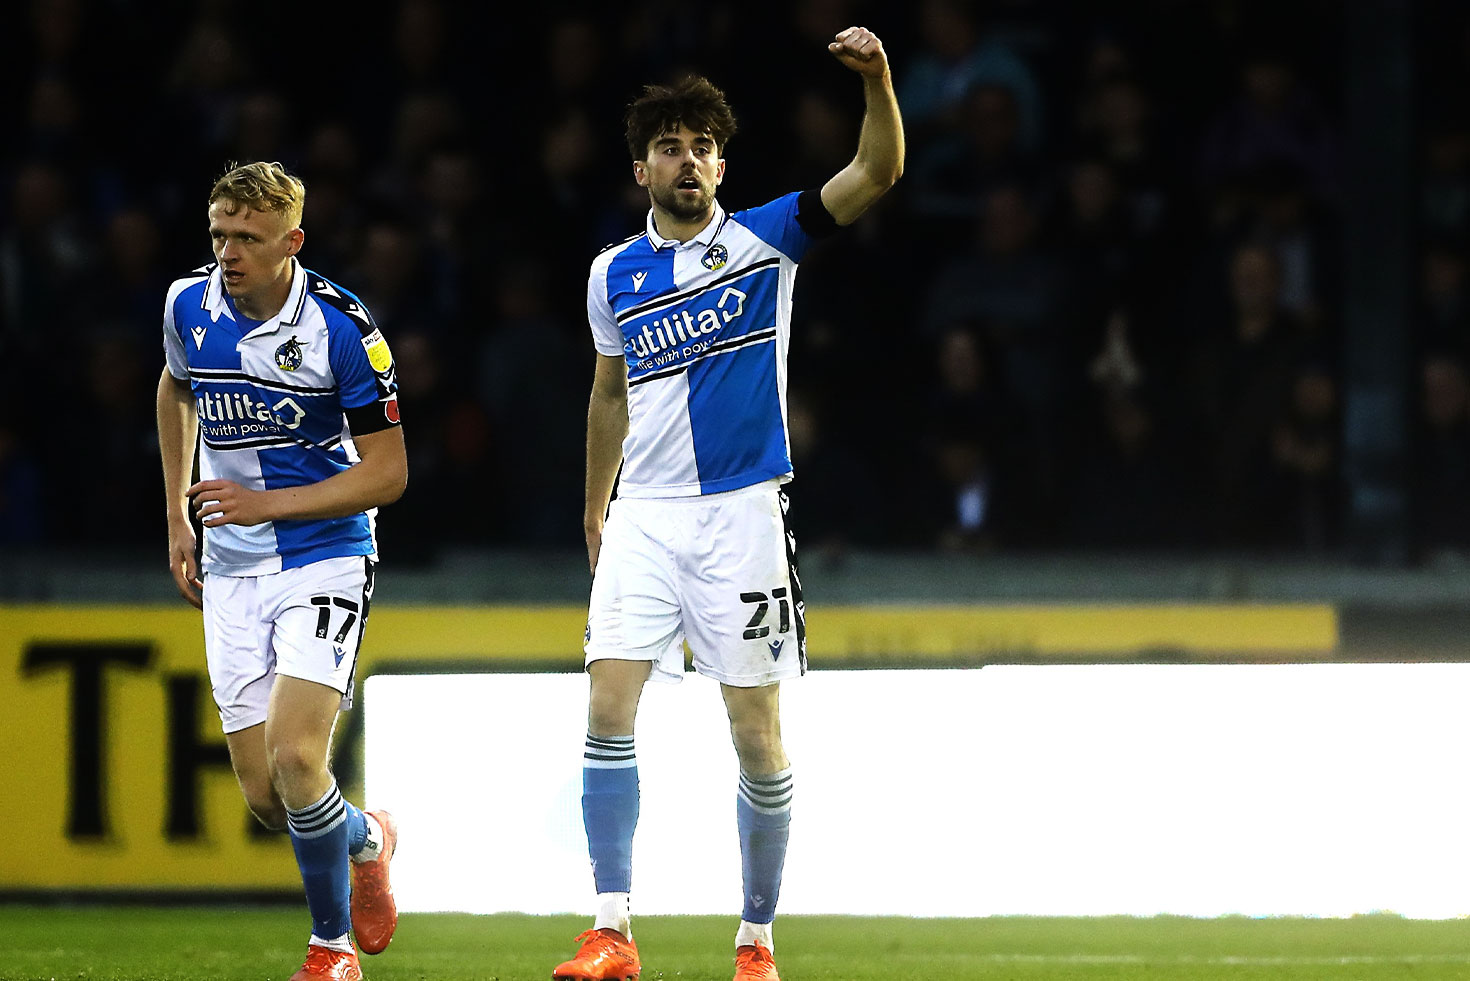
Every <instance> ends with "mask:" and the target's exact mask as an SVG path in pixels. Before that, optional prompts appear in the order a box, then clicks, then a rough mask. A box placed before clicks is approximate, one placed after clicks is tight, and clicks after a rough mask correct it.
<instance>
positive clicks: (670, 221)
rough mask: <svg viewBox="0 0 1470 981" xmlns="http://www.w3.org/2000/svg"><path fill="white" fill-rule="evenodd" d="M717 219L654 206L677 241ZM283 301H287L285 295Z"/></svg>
mask: <svg viewBox="0 0 1470 981" xmlns="http://www.w3.org/2000/svg"><path fill="white" fill-rule="evenodd" d="M714 220H715V203H714V201H710V205H709V210H708V211H706V212H705V213H704V214H702V215H700V216H699V217H698V218H689V219H685V218H679V217H676V216H675V215H673V214H670V213H669V212H667V211H665V210H664V209H663V208H660V207H659V206H658V205H657V204H655V205H654V206H653V227H654V228H655V229H656V230H657V231H658V233H659V234H660V235H662V236H663V237H664V238H671V239H674V240H675V241H676V242H687V241H689V240H690V239H691V238H693V237H694V236H696V235H698V234H699V233H700V232H702V231H704V230H705V229H706V228H708V227H709V223H710V222H712V221H714ZM282 302H285V299H284V297H283V298H282Z"/></svg>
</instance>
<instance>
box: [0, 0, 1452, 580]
mask: <svg viewBox="0 0 1470 981" xmlns="http://www.w3.org/2000/svg"><path fill="white" fill-rule="evenodd" d="M482 6H483V5H480V4H454V3H449V2H439V0H398V2H390V0H375V2H366V3H354V4H351V5H348V4H339V3H302V4H294V5H260V4H255V5H240V4H226V3H222V2H203V3H141V2H135V0H91V2H85V0H39V2H33V3H30V4H28V5H16V6H15V9H14V10H13V11H12V12H11V17H10V19H9V22H8V23H7V25H6V29H5V30H4V31H3V35H4V36H3V40H0V73H3V85H4V92H5V93H6V98H5V99H4V100H3V103H0V113H3V120H0V122H3V132H4V134H5V138H4V141H3V145H0V366H3V368H4V370H5V378H6V385H5V390H6V396H7V397H6V399H5V401H6V404H7V407H8V411H6V412H4V413H0V549H8V550H12V551H13V552H17V553H23V552H25V551H26V550H28V549H29V550H36V549H41V550H47V551H52V550H56V551H65V550H76V551H79V552H80V553H82V554H89V553H93V552H102V551H106V552H109V553H124V554H133V553H137V554H139V555H147V556H150V557H152V556H155V555H156V556H157V557H158V558H160V559H161V557H162V553H163V546H164V538H165V524H164V521H163V506H162V493H161V479H160V476H159V463H158V455H157V445H156V436H155V433H154V423H153V395H154V388H155V384H156V381H157V377H158V372H159V371H160V369H161V366H162V363H163V362H162V351H161V339H160V327H159V323H160V315H161V310H162V303H163V297H164V291H165V290H166V288H167V286H168V284H169V282H170V281H171V280H172V279H174V278H175V277H177V276H179V275H182V274H184V273H185V272H187V271H188V270H189V269H191V268H193V267H195V266H198V265H201V264H202V263H204V262H206V261H209V259H210V254H209V242H208V238H207V236H206V234H205V202H206V197H207V195H208V191H209V188H210V186H211V184H212V182H213V180H214V179H215V178H216V177H217V176H218V175H219V174H221V173H222V172H223V171H224V170H225V169H226V167H227V165H228V164H229V163H230V162H231V161H237V160H238V161H248V160H255V159H263V160H279V161H281V162H283V163H284V164H286V165H287V166H288V167H289V168H290V169H292V170H293V172H295V173H298V174H299V175H301V176H302V177H303V179H304V180H305V181H306V185H307V189H308V193H307V203H306V213H305V218H304V221H303V227H304V228H305V229H306V232H307V241H306V246H305V248H304V250H303V253H302V257H303V260H304V261H305V263H306V264H307V265H308V266H309V267H311V268H312V269H314V270H316V271H318V272H320V273H322V274H324V275H326V276H328V277H330V278H332V279H335V280H337V281H339V282H341V283H342V284H343V285H345V286H347V287H348V288H349V289H352V290H354V291H356V292H358V293H359V294H360V295H361V296H362V297H363V298H364V299H365V300H366V301H367V303H368V305H369V307H370V308H371V309H372V311H373V313H374V315H375V316H376V318H377V320H378V322H379V324H380V326H381V327H382V329H383V332H384V334H385V336H387V338H388V339H389V342H390V344H391V345H392V348H393V350H394V353H395V355H396V357H397V360H398V367H399V376H400V381H401V384H402V394H401V401H402V405H403V414H404V420H405V432H406V436H407V439H408V446H409V454H410V467H411V477H410V482H409V488H408V491H407V493H406V495H405V496H404V498H403V499H402V500H401V501H400V502H399V503H397V504H395V505H393V506H392V507H391V508H389V509H387V510H386V511H385V513H384V515H383V519H382V521H381V522H380V536H381V539H382V544H383V551H384V553H385V556H386V557H390V558H391V559H392V560H393V561H394V562H396V563H403V564H408V563H415V562H416V563H422V564H425V565H432V564H433V563H434V562H435V561H436V559H437V558H438V557H439V555H440V553H441V552H442V550H444V549H445V548H449V547H453V548H477V547H485V548H536V549H566V550H576V549H579V548H580V547H581V541H582V535H581V531H580V526H581V521H580V516H581V496H582V465H583V456H582V450H583V438H584V421H585V409H586V398H587V392H588V388H589V385H590V381H591V373H592V366H593V362H594V354H593V349H592V345H591V339H590V336H589V334H588V330H587V326H586V322H585V316H584V312H583V311H584V295H585V282H586V274H587V268H588V264H589V262H590V261H591V259H592V257H593V256H594V255H595V254H596V253H597V252H598V251H599V250H600V248H601V247H602V246H603V245H605V244H607V243H610V242H612V241H616V240H620V239H622V238H624V237H626V236H627V235H629V234H633V233H636V232H637V231H639V230H640V229H641V227H642V224H643V215H644V212H645V211H646V208H647V199H646V195H645V193H644V192H643V191H642V190H641V189H639V188H637V187H636V185H634V183H633V181H632V177H631V165H630V163H629V160H628V158H627V153H626V150H625V149H624V143H623V138H622V123H621V117H622V111H623V108H624V107H625V106H626V104H627V103H628V102H629V101H630V100H631V99H632V98H633V97H635V96H636V95H637V94H638V92H639V90H640V86H641V85H642V84H643V83H645V82H657V81H668V80H671V79H672V78H674V77H675V76H677V75H678V74H680V73H682V72H684V71H688V70H695V71H698V72H701V73H703V74H705V75H707V76H708V77H710V78H711V79H712V80H713V81H714V82H715V83H716V84H718V85H720V86H721V87H722V88H724V89H725V91H726V92H727V94H728V96H729V99H730V102H731V104H732V105H733V107H734V109H735V112H736V116H737V119H738V120H739V124H740V132H739V133H738V134H737V135H736V137H735V138H734V139H733V140H732V141H731V143H730V144H729V146H728V148H727V150H726V158H727V161H728V170H727V177H726V180H725V183H724V185H723V187H722V189H721V193H720V200H721V202H722V203H723V204H724V205H725V206H726V207H727V208H729V209H731V210H738V209H740V208H743V207H749V206H753V205H756V204H760V203H763V202H764V201H766V200H769V199H770V198H772V197H774V196H776V195H778V194H781V193H784V192H786V191H789V190H796V189H801V188H807V187H815V186H819V185H820V184H821V183H823V182H824V181H825V180H826V179H827V178H829V177H830V176H831V175H832V174H833V173H835V172H836V171H837V170H838V169H840V168H841V167H842V166H844V165H845V164H846V163H847V161H848V160H850V159H851V156H852V153H853V150H854V148H855V145H856V137H857V127H858V123H859V121H860V119H861V113H862V98H861V87H860V84H859V82H858V80H857V78H856V77H855V76H854V75H853V74H852V73H850V72H848V71H846V70H845V69H843V68H842V67H841V66H840V65H838V64H837V63H836V62H835V61H834V60H833V59H832V58H831V57H830V56H829V55H828V54H827V53H826V51H825V45H826V43H827V41H828V40H830V37H831V35H832V34H833V33H835V32H836V31H838V30H840V29H842V28H843V27H846V26H849V25H851V24H862V25H864V26H867V27H869V28H871V29H872V30H873V31H875V32H876V33H877V34H878V35H879V36H880V37H881V38H882V39H883V41H884V44H885V47H886V48H887V50H888V53H889V57H890V60H891V63H892V66H893V73H894V82H895V86H896V88H897V91H898V93H899V98H900V103H901V105H902V107H903V110H904V114H905V122H906V126H907V134H908V163H907V172H906V174H905V176H904V178H903V180H902V181H901V182H900V183H899V185H898V187H897V188H896V189H895V190H894V191H893V192H892V193H891V194H890V195H889V196H888V197H887V198H885V199H884V200H883V201H882V202H881V203H880V205H879V206H878V207H877V208H876V209H875V210H874V211H873V212H871V213H870V214H869V215H867V216H866V217H865V218H863V219H862V220H861V221H860V222H859V223H858V224H857V225H855V226H853V227H852V228H851V229H848V230H847V231H846V232H844V233H843V234H842V235H841V236H840V237H839V238H837V239H835V240H833V241H831V242H829V243H826V244H824V245H823V246H821V247H820V248H819V249H817V250H816V251H814V253H813V254H812V255H811V256H810V257H809V259H808V260H807V261H806V262H805V263H804V264H803V267H802V271H801V274H800V275H799V277H798V285H797V300H796V314H795V328H794V330H793V339H792V346H791V355H790V365H791V379H792V380H791V386H790V422H791V439H792V448H793V455H794V458H795V463H796V468H797V476H798V479H797V482H796V483H795V485H794V486H793V492H794V496H795V498H796V500H797V502H798V506H799V508H800V512H801V518H800V524H799V525H798V530H799V532H800V533H801V534H802V536H803V541H802V547H803V549H804V550H810V549H819V550H821V552H822V553H824V554H826V555H828V556H829V557H830V556H840V555H841V554H843V552H844V551H845V550H847V549H851V548H862V549H867V548H874V549H906V550H919V551H926V552H941V551H950V552H963V553H975V552H988V551H998V552H1000V553H1002V554H1005V553H1020V552H1023V551H1037V552H1043V553H1044V552H1046V551H1048V550H1086V551H1098V552H1106V553H1113V552H1122V551H1134V552H1157V551H1166V552H1167V551H1177V552H1184V553H1188V554H1204V553H1214V552H1230V553H1247V554H1253V555H1255V554H1261V555H1290V556H1315V557H1321V558H1328V559H1336V558H1342V559H1348V560H1353V561H1367V562H1371V563H1378V564H1388V565H1410V564H1423V563H1430V562H1434V561H1438V560H1440V559H1442V558H1444V557H1446V556H1449V557H1454V556H1457V555H1459V554H1460V552H1461V550H1463V549H1466V548H1467V547H1470V508H1467V507H1466V491H1467V490H1470V381H1467V356H1470V279H1467V272H1470V269H1467V255H1470V253H1467V241H1470V240H1467V233H1470V116H1467V109H1470V86H1467V82H1470V14H1467V11H1466V9H1465V8H1464V6H1463V5H1461V4H1456V3H1450V2H1442V3H1430V2H1420V3H1417V4H1416V3H1409V2H1392V0H1348V2H1338V0H1296V2H1291V0H1278V2H1274V3H1254V2H1244V0H1234V2H1231V0H1219V2H1205V0H1200V2H1195V0H1137V2H1131V3H1123V2H1097V0H1074V2H1068V0H996V2H990V3H982V2H975V3H965V2H960V0H928V2H916V3H912V4H897V3H886V4H885V3H863V2H844V0H806V2H795V3H743V4H685V3H673V2H662V0H652V2H640V3H631V4H622V5H595V6H594V5H587V6H586V7H585V8H584V7H582V6H581V5H579V4H575V3H573V4H556V5H547V7H546V9H547V13H545V14H544V15H539V16H533V15H531V14H528V13H525V12H524V11H522V12H521V13H520V14H519V15H518V16H516V17H512V18H511V19H506V17H503V16H492V15H491V14H489V13H487V12H485V11H484V10H483V9H482Z"/></svg>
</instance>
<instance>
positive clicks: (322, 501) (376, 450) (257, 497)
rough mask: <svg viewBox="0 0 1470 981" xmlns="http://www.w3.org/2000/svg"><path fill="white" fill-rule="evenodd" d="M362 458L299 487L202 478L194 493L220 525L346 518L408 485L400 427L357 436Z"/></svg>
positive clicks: (207, 517)
mask: <svg viewBox="0 0 1470 981" xmlns="http://www.w3.org/2000/svg"><path fill="white" fill-rule="evenodd" d="M352 442H353V443H354V445H356V447H357V453H358V456H359V457H361V459H360V460H359V461H358V462H357V463H355V464H353V465H352V466H350V467H348V468H347V469H346V470H343V471H342V472H341V473H337V474H333V475H332V476H330V477H328V478H327V479H326V480H319V481H317V482H316V483H314V484H302V485H301V486H299V487H279V488H275V489H274V490H252V489H251V488H248V487H242V486H240V485H239V484H237V483H235V482H234V481H232V480H201V481H200V482H199V483H197V484H195V485H194V486H193V487H190V488H189V490H188V494H189V496H190V497H191V498H194V499H195V500H197V501H203V502H205V503H204V505H203V506H202V507H201V508H200V509H199V520H200V521H202V522H203V523H204V524H205V526H207V527H214V526H215V525H258V524H260V523H261V522H263V521H281V520H290V519H303V518H345V517H347V516H348V515H351V514H361V513H362V512H363V511H366V510H367V509H368V508H375V507H380V506H381V505H384V504H392V503H393V502H394V501H396V500H398V498H400V497H402V496H403V489H404V488H405V487H407V486H408V452H407V450H405V449H404V443H403V430H402V428H400V427H398V426H394V427H392V428H391V429H384V430H381V431H379V432H376V433H364V434H363V435H361V436H354V437H353V439H352Z"/></svg>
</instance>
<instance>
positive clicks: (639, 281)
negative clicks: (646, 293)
mask: <svg viewBox="0 0 1470 981" xmlns="http://www.w3.org/2000/svg"><path fill="white" fill-rule="evenodd" d="M647 278H648V270H646V269H645V270H644V271H643V272H635V273H634V274H633V292H634V293H637V292H638V291H639V290H641V289H643V281H644V280H645V279H647Z"/></svg>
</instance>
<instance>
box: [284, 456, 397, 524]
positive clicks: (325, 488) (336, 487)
mask: <svg viewBox="0 0 1470 981" xmlns="http://www.w3.org/2000/svg"><path fill="white" fill-rule="evenodd" d="M406 483H407V473H406V472H405V471H403V470H401V469H399V468H397V467H394V466H390V465H384V464H382V463H379V464H377V465H369V464H368V463H367V461H363V462H361V463H356V464H354V465H352V466H350V467H348V468H347V469H346V470H344V471H342V472H341V473H338V474H334V475H332V476H331V477H328V478H327V479H326V480H322V481H318V482H317V483H315V484H303V485H302V486H300V487H278V488H276V489H274V490H268V491H263V492H262V493H263V494H264V496H265V498H266V509H267V510H268V511H269V513H270V515H271V520H273V521H296V520H305V519H312V518H316V519H320V518H345V517H347V516H349V515H353V514H361V513H362V512H364V511H366V510H368V509H369V508H375V507H381V506H383V505H385V504H392V503H393V502H394V501H396V500H398V498H399V497H401V496H402V495H403V489H404V486H405V485H406Z"/></svg>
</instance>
